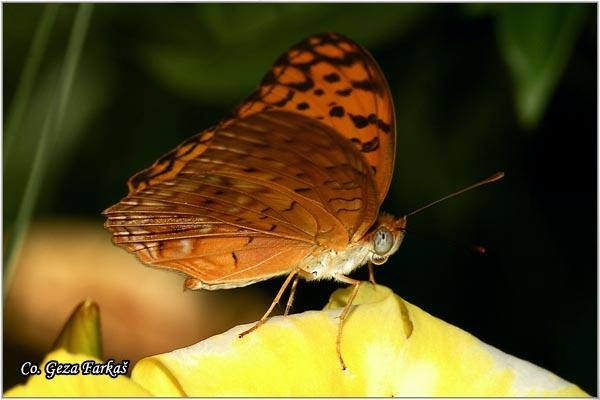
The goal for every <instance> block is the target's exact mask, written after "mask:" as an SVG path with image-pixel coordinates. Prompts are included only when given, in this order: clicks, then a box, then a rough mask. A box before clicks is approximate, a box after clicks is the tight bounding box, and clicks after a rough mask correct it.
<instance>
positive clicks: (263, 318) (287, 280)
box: [238, 270, 298, 338]
mask: <svg viewBox="0 0 600 400" xmlns="http://www.w3.org/2000/svg"><path fill="white" fill-rule="evenodd" d="M297 273H298V271H297V270H296V271H292V272H291V273H290V274H289V275H288V276H287V278H285V281H283V285H281V289H279V292H277V296H275V299H273V302H272V303H271V306H270V307H269V309H268V310H267V312H266V313H265V315H263V316H262V318H261V319H259V320H258V321H256V323H255V324H254V325H253V326H252V327H251V328H250V329H248V330H245V331H244V332H242V333H240V334H239V335H238V337H239V338H242V337H244V336H246V335H247V334H249V333H250V332H252V331H253V330H255V329H256V328H258V327H259V326H261V325H262V324H264V323H265V321H266V320H268V319H269V315H271V313H272V312H273V309H274V308H275V306H276V305H277V303H279V300H280V299H281V296H282V295H283V292H285V289H286V288H287V287H288V285H289V284H290V282H291V281H292V279H293V278H294V276H296V274H297Z"/></svg>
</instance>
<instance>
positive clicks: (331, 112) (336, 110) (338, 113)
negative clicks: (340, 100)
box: [329, 106, 345, 118]
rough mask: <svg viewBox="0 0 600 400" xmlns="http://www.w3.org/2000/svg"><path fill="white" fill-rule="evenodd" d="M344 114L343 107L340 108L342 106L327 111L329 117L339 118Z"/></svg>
mask: <svg viewBox="0 0 600 400" xmlns="http://www.w3.org/2000/svg"><path fill="white" fill-rule="evenodd" d="M344 114H345V111H344V107H342V106H335V107H333V108H332V109H331V110H329V115H331V116H332V117H338V118H341V117H343V116H344Z"/></svg>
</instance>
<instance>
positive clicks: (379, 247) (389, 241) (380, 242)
mask: <svg viewBox="0 0 600 400" xmlns="http://www.w3.org/2000/svg"><path fill="white" fill-rule="evenodd" d="M393 245H394V236H393V235H392V232H390V231H388V230H387V229H386V228H380V229H379V230H378V231H377V232H375V237H374V238H373V251H374V252H375V254H377V255H378V256H384V255H386V254H387V253H388V252H389V251H390V250H391V249H392V246H393Z"/></svg>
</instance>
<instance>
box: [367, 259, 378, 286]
mask: <svg viewBox="0 0 600 400" xmlns="http://www.w3.org/2000/svg"><path fill="white" fill-rule="evenodd" d="M367 266H368V267H369V282H371V283H372V284H373V285H377V282H375V271H373V263H371V261H369V263H368V264H367Z"/></svg>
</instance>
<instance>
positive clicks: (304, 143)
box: [105, 110, 379, 288]
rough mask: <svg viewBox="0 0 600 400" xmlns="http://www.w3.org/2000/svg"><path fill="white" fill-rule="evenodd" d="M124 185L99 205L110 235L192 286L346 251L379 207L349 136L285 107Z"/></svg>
mask: <svg viewBox="0 0 600 400" xmlns="http://www.w3.org/2000/svg"><path fill="white" fill-rule="evenodd" d="M129 186H130V193H129V195H128V196H127V197H126V198H125V199H123V200H122V201H121V202H120V203H118V204H116V205H115V206H113V207H111V208H109V209H108V210H106V211H105V214H106V215H107V216H108V221H107V223H106V226H107V227H108V228H109V229H110V230H111V231H112V233H113V241H114V242H115V243H116V244H118V245H120V246H122V247H124V248H125V249H127V250H128V251H130V252H133V253H135V254H136V255H137V256H138V257H139V258H140V260H142V261H144V262H146V263H148V264H152V265H155V266H159V267H164V268H170V269H175V270H178V271H181V272H184V273H186V274H187V275H189V276H190V277H192V278H193V279H191V280H188V286H191V287H208V288H219V287H235V286H243V285H245V284H249V283H252V282H255V281H257V280H261V279H267V278H269V277H271V276H276V275H281V274H285V273H288V272H289V271H291V270H292V269H293V268H294V267H295V266H296V265H297V264H298V263H299V262H300V261H301V260H302V259H303V258H304V257H305V256H306V255H308V254H310V253H311V252H314V251H322V250H323V249H336V250H342V249H344V248H346V246H347V245H348V243H349V242H350V241H351V240H353V238H354V237H360V236H362V235H363V234H364V231H366V229H367V228H368V226H370V225H371V224H372V222H373V221H374V219H375V218H376V215H377V211H378V208H379V201H378V198H377V192H376V189H375V186H374V182H373V180H372V175H371V172H370V167H369V166H368V165H367V164H366V162H365V160H364V158H363V157H362V156H361V154H360V153H359V152H358V151H356V149H355V148H354V147H353V146H352V145H351V144H350V142H348V141H347V140H346V139H345V138H343V137H342V136H341V135H340V134H339V133H337V132H336V131H334V130H333V129H332V128H330V127H328V126H326V125H324V124H322V123H320V122H319V121H318V120H315V119H311V118H309V117H306V116H304V115H302V114H297V113H291V112H287V111H275V110H272V111H263V112H261V113H255V114H251V115H249V116H248V117H245V118H241V119H239V120H233V121H231V122H229V123H227V124H223V125H221V126H220V127H219V128H218V129H216V130H207V131H205V132H203V133H201V134H199V135H197V136H195V137H193V138H191V139H190V140H188V141H186V142H185V143H183V144H182V145H181V146H179V147H178V148H177V149H175V150H173V151H172V152H170V153H168V154H167V155H165V156H164V157H162V158H161V159H160V160H159V161H157V162H156V163H155V164H154V165H153V166H152V167H150V168H149V169H147V170H144V171H142V172H140V173H139V174H137V175H135V176H134V177H133V178H132V179H131V180H130V182H129ZM365 221H368V223H365Z"/></svg>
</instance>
